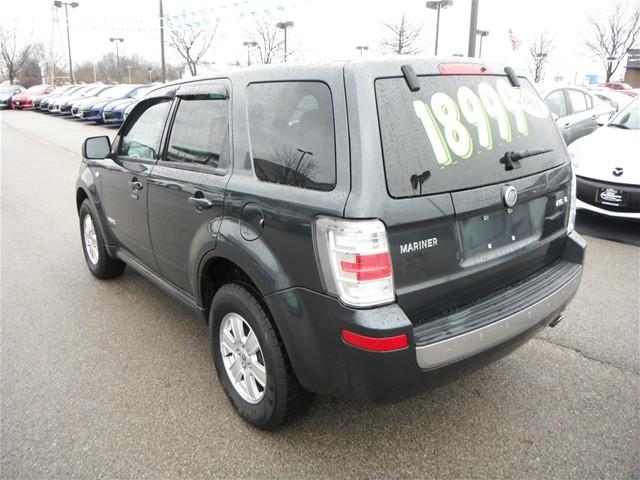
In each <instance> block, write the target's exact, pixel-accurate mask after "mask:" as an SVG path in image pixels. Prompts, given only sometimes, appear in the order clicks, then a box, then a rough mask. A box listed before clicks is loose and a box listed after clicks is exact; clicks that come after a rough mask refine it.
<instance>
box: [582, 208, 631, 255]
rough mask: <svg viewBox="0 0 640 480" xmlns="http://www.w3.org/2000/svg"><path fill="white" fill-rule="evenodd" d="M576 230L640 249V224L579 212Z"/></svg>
mask: <svg viewBox="0 0 640 480" xmlns="http://www.w3.org/2000/svg"><path fill="white" fill-rule="evenodd" d="M576 230H577V231H578V232H579V233H580V234H582V235H589V236H591V237H596V238H601V239H604V240H611V241H614V242H620V243H626V244H629V245H635V246H636V247H640V222H634V221H632V220H624V219H620V218H612V217H605V216H603V215H597V214H593V213H591V212H585V211H578V214H577V216H576Z"/></svg>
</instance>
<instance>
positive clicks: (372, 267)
mask: <svg viewBox="0 0 640 480" xmlns="http://www.w3.org/2000/svg"><path fill="white" fill-rule="evenodd" d="M340 266H341V267H342V270H343V271H345V272H349V273H355V274H356V279H357V280H358V281H366V280H378V279H380V278H386V277H388V276H389V275H390V274H391V258H389V254H388V253H374V254H373V255H356V260H355V262H347V261H345V260H343V261H341V262H340Z"/></svg>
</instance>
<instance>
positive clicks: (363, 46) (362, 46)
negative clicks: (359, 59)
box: [356, 45, 369, 56]
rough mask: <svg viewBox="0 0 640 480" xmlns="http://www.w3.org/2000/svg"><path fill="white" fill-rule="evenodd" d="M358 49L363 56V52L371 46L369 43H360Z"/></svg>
mask: <svg viewBox="0 0 640 480" xmlns="http://www.w3.org/2000/svg"><path fill="white" fill-rule="evenodd" d="M356 50H360V56H362V54H363V52H365V51H366V50H369V47H368V46H367V45H358V46H357V47H356Z"/></svg>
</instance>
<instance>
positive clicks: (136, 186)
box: [129, 177, 143, 192]
mask: <svg viewBox="0 0 640 480" xmlns="http://www.w3.org/2000/svg"><path fill="white" fill-rule="evenodd" d="M129 186H130V187H131V190H133V191H134V192H137V191H138V190H142V188H143V185H142V182H140V181H138V179H137V178H136V177H133V178H132V179H131V181H130V182H129Z"/></svg>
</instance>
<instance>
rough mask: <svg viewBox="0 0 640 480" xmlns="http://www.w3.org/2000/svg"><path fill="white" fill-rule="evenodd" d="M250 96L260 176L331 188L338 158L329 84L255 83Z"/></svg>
mask: <svg viewBox="0 0 640 480" xmlns="http://www.w3.org/2000/svg"><path fill="white" fill-rule="evenodd" d="M247 95H248V114H249V136H250V139H251V153H252V156H253V167H254V171H255V173H256V176H257V177H258V178H259V179H260V180H262V181H265V182H272V183H279V184H284V185H291V186H294V187H301V188H308V189H312V190H332V189H333V187H334V186H335V183H336V159H335V135H334V126H333V106H332V101H331V91H330V90H329V87H328V86H327V85H326V84H324V83H321V82H273V83H255V84H252V85H249V87H248V89H247Z"/></svg>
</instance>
